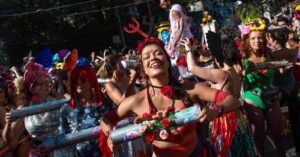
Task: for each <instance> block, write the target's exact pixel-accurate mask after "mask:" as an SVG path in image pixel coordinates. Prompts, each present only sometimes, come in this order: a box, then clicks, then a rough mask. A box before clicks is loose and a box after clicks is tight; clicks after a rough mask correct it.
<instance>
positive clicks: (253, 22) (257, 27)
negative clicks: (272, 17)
mask: <svg viewBox="0 0 300 157" xmlns="http://www.w3.org/2000/svg"><path fill="white" fill-rule="evenodd" d="M266 28H267V25H266V21H265V20H263V19H260V18H250V17H247V18H246V19H245V20H243V24H242V26H241V28H240V29H241V33H242V36H244V35H248V34H249V33H250V32H251V31H264V30H266Z"/></svg>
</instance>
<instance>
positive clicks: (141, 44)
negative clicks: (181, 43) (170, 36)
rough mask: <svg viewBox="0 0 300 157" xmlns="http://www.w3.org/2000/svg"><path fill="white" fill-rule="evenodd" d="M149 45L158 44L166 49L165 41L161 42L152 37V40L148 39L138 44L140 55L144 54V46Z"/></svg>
mask: <svg viewBox="0 0 300 157" xmlns="http://www.w3.org/2000/svg"><path fill="white" fill-rule="evenodd" d="M148 43H155V44H158V45H159V46H160V47H162V48H164V47H165V43H164V42H163V41H161V40H160V39H158V38H155V37H150V38H146V39H145V40H143V41H141V42H140V43H139V44H138V48H137V50H138V53H139V54H141V53H142V50H143V48H144V46H145V45H146V44H148Z"/></svg>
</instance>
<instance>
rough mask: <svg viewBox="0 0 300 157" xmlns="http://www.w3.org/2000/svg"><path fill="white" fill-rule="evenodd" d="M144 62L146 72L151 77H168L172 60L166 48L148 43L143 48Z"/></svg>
mask: <svg viewBox="0 0 300 157" xmlns="http://www.w3.org/2000/svg"><path fill="white" fill-rule="evenodd" d="M141 54H142V63H143V69H144V71H145V74H146V75H148V76H149V78H157V77H166V76H165V75H168V68H169V67H170V62H169V60H168V59H167V54H166V52H164V50H163V49H162V48H161V47H160V46H158V45H156V44H149V45H146V46H145V47H144V48H143V50H142V53H141Z"/></svg>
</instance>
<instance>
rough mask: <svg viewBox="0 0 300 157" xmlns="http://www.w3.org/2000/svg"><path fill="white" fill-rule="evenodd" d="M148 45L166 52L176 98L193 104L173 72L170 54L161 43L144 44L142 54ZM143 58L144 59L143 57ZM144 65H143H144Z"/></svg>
mask: <svg viewBox="0 0 300 157" xmlns="http://www.w3.org/2000/svg"><path fill="white" fill-rule="evenodd" d="M148 45H156V46H158V47H160V48H161V49H162V50H163V52H164V55H165V57H166V58H167V61H168V65H169V68H168V75H169V85H171V86H173V87H174V90H175V97H177V98H180V99H183V100H184V101H185V102H186V103H187V104H191V100H190V98H189V96H188V94H187V92H186V91H185V90H182V84H181V83H180V82H179V81H178V79H177V78H176V77H175V76H174V72H173V68H172V65H171V60H170V58H169V56H168V53H167V51H166V50H165V49H164V48H163V47H161V46H160V44H159V43H156V42H148V43H146V44H144V45H143V46H142V48H141V52H142V50H143V49H144V48H145V47H147V46H148ZM141 58H142V57H141ZM141 62H142V59H141ZM142 64H143V63H142ZM144 75H145V76H146V79H147V81H146V87H148V86H149V82H148V81H149V80H148V76H147V75H146V74H144Z"/></svg>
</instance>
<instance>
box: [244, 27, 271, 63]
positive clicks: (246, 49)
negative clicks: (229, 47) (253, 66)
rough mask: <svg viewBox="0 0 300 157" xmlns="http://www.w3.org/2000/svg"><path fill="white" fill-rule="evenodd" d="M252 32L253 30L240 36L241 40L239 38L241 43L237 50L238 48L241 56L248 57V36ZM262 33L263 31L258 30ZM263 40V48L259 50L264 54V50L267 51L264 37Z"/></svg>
mask: <svg viewBox="0 0 300 157" xmlns="http://www.w3.org/2000/svg"><path fill="white" fill-rule="evenodd" d="M252 32H254V31H251V32H250V33H249V34H247V35H244V36H243V37H242V40H241V45H240V47H239V50H240V53H241V55H242V57H243V58H248V57H249V56H250V52H251V47H250V44H249V40H250V39H249V38H250V34H251V33H252ZM259 32H261V33H263V34H265V32H264V31H259ZM263 40H264V43H263V48H262V49H261V50H260V51H261V53H263V54H265V55H266V52H267V40H266V38H263Z"/></svg>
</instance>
